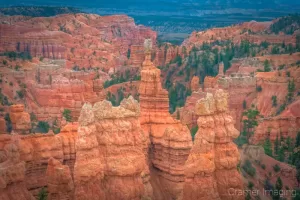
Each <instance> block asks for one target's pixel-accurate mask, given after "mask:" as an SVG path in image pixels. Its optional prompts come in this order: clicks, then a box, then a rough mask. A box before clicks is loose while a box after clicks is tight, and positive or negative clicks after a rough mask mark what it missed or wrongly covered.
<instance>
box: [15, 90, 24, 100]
mask: <svg viewBox="0 0 300 200" xmlns="http://www.w3.org/2000/svg"><path fill="white" fill-rule="evenodd" d="M16 92H17V95H18V97H19V98H20V99H23V98H24V93H25V92H24V90H18V91H16Z"/></svg>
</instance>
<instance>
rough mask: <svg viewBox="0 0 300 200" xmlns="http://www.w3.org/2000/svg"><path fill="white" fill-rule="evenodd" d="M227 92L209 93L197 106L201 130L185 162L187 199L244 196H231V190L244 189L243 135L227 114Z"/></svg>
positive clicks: (184, 190)
mask: <svg viewBox="0 0 300 200" xmlns="http://www.w3.org/2000/svg"><path fill="white" fill-rule="evenodd" d="M227 111H228V106H227V94H226V93H224V92H223V91H222V90H217V91H216V92H215V94H214V95H213V94H210V93H208V94H207V95H206V97H205V98H203V99H200V100H199V101H198V102H197V105H196V113H197V114H198V115H199V118H198V121H197V124H198V127H199V129H198V132H197V133H196V136H195V141H194V145H193V147H192V149H191V153H190V154H189V157H188V160H187V161H186V163H185V176H186V178H185V183H184V188H183V199H203V200H204V199H243V198H244V197H243V196H235V195H233V196H232V195H230V194H229V193H228V191H229V189H231V188H233V189H243V183H242V179H241V176H240V174H239V173H238V171H237V170H236V166H237V164H238V162H239V159H240V158H239V152H238V149H237V146H236V145H235V144H234V143H233V142H232V140H233V139H234V138H237V137H238V135H239V132H238V130H236V129H235V128H234V125H233V120H232V117H231V116H230V115H229V114H228V113H227Z"/></svg>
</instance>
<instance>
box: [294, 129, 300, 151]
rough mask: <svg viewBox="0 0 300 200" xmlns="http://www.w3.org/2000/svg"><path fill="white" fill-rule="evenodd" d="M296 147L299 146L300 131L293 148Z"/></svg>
mask: <svg viewBox="0 0 300 200" xmlns="http://www.w3.org/2000/svg"><path fill="white" fill-rule="evenodd" d="M297 147H300V132H298V134H297V138H296V142H295V148H297Z"/></svg>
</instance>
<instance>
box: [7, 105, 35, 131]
mask: <svg viewBox="0 0 300 200" xmlns="http://www.w3.org/2000/svg"><path fill="white" fill-rule="evenodd" d="M9 117H10V120H11V123H12V128H13V130H14V131H16V132H20V133H28V132H29V130H30V129H31V121H30V115H29V113H27V112H25V111H24V105H22V104H18V105H12V106H10V112H9Z"/></svg>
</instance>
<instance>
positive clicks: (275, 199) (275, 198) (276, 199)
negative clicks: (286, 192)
mask: <svg viewBox="0 0 300 200" xmlns="http://www.w3.org/2000/svg"><path fill="white" fill-rule="evenodd" d="M275 190H277V192H274V194H273V200H279V199H280V195H279V191H280V190H282V180H281V178H280V177H278V178H277V181H276V184H275Z"/></svg>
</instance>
